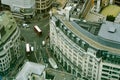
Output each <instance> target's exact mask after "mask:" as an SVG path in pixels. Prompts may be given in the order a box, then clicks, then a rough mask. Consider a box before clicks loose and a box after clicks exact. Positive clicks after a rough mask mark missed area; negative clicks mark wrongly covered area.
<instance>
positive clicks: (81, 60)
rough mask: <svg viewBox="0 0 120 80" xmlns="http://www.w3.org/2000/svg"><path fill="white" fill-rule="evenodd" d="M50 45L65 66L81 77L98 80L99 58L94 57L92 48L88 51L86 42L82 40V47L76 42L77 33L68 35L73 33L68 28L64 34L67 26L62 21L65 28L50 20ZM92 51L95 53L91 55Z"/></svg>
mask: <svg viewBox="0 0 120 80" xmlns="http://www.w3.org/2000/svg"><path fill="white" fill-rule="evenodd" d="M50 26H51V27H50V45H51V48H53V50H54V55H56V56H57V58H58V60H59V62H60V63H61V64H62V65H63V66H64V67H65V69H66V70H67V71H68V72H70V73H72V74H74V75H76V76H79V77H83V78H86V77H87V78H91V79H93V80H97V73H98V60H96V59H95V58H94V57H95V56H94V52H95V51H94V50H92V49H91V48H90V49H89V51H88V52H86V51H85V50H84V49H83V48H82V47H83V46H84V44H85V42H84V41H82V45H81V47H80V46H78V44H79V40H80V38H77V39H78V44H76V43H74V42H73V40H74V37H75V34H72V36H73V38H71V39H70V37H68V36H66V35H69V34H71V31H70V30H68V33H66V34H64V33H63V31H64V30H66V29H67V28H66V27H65V26H63V24H62V23H61V25H60V27H63V30H62V29H60V28H58V27H55V26H56V24H55V23H54V21H52V20H51V22H50ZM90 53H93V55H91V54H90Z"/></svg>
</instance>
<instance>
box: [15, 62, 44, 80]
mask: <svg viewBox="0 0 120 80" xmlns="http://www.w3.org/2000/svg"><path fill="white" fill-rule="evenodd" d="M44 69H45V66H44V65H42V64H37V63H33V62H26V63H25V64H24V65H23V68H22V70H21V71H20V72H19V73H18V74H17V76H16V80H28V78H29V76H31V75H32V74H37V75H42V73H43V71H44Z"/></svg>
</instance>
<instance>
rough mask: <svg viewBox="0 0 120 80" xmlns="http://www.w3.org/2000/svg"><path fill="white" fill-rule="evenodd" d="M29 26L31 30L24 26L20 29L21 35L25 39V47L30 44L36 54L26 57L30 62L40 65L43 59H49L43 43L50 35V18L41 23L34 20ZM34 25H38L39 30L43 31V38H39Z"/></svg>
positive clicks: (32, 53)
mask: <svg viewBox="0 0 120 80" xmlns="http://www.w3.org/2000/svg"><path fill="white" fill-rule="evenodd" d="M28 25H29V28H23V27H22V26H21V27H20V29H21V35H22V36H23V37H24V39H25V43H24V46H25V44H26V43H29V44H30V45H31V46H33V47H34V52H31V53H30V54H29V55H28V54H26V55H27V58H28V59H29V60H30V61H32V62H37V63H39V62H41V60H43V57H44V58H47V55H46V51H45V48H44V47H42V41H43V40H45V37H46V36H47V35H48V32H49V18H45V19H43V20H41V21H37V20H34V21H32V22H31V23H30V24H28ZM34 25H38V26H39V28H40V29H41V30H42V35H41V36H38V35H37V34H36V32H35V31H34V29H33V26H34ZM24 50H25V49H24ZM24 52H25V51H24Z"/></svg>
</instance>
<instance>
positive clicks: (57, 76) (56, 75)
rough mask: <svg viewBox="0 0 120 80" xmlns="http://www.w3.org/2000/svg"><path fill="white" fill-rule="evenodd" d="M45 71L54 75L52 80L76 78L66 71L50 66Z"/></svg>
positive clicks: (71, 79) (75, 79) (72, 79)
mask: <svg viewBox="0 0 120 80" xmlns="http://www.w3.org/2000/svg"><path fill="white" fill-rule="evenodd" d="M46 73H47V74H50V75H52V76H54V78H53V80H77V78H76V77H75V76H74V75H72V74H70V73H66V72H62V71H58V70H54V69H50V68H48V69H46Z"/></svg>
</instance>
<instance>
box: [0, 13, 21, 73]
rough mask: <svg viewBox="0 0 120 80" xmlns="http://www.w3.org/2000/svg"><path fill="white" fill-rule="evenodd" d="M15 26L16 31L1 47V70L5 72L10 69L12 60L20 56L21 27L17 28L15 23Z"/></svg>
mask: <svg viewBox="0 0 120 80" xmlns="http://www.w3.org/2000/svg"><path fill="white" fill-rule="evenodd" d="M8 16H9V17H11V16H12V15H11V14H9V15H8ZM7 19H9V18H7ZM5 25H6V24H5ZM5 27H8V25H6V26H5ZM13 27H16V29H15V31H14V32H13V33H12V35H11V36H9V37H8V39H7V41H5V42H2V43H1V44H2V45H1V46H0V48H1V50H0V54H1V55H0V72H4V71H6V70H8V68H9V67H10V65H11V63H12V61H13V60H14V59H16V60H17V59H18V57H19V56H20V53H19V46H20V43H19V38H20V31H19V28H17V25H16V26H15V25H14V26H13ZM5 35H7V34H5Z"/></svg>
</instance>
